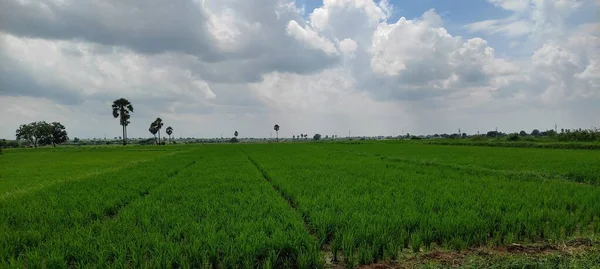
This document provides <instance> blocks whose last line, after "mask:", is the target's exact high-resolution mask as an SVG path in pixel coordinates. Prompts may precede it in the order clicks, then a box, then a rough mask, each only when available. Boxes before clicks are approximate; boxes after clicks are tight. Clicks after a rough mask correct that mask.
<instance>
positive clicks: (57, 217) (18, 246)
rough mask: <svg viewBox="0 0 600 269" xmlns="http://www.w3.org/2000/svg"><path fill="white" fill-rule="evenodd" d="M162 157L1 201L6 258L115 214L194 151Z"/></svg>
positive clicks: (0, 252)
mask: <svg viewBox="0 0 600 269" xmlns="http://www.w3.org/2000/svg"><path fill="white" fill-rule="evenodd" d="M172 157H173V156H169V157H168V158H158V159H156V160H154V161H149V162H144V163H140V164H138V165H137V166H132V167H130V168H129V169H127V170H119V171H114V172H110V173H106V174H102V175H98V176H95V178H94V177H92V178H89V179H87V180H85V181H66V182H61V183H57V184H54V185H52V186H49V187H47V188H44V189H41V190H37V191H33V192H28V193H24V194H23V195H20V196H18V197H13V198H10V199H4V200H0V261H2V262H3V263H5V262H7V261H9V260H13V259H16V258H18V257H20V256H21V255H23V254H25V253H27V252H28V251H29V250H31V249H32V248H35V247H37V246H38V245H39V244H40V243H42V242H45V241H47V240H49V239H50V238H52V237H54V236H57V235H61V234H66V233H69V231H70V230H72V229H74V228H77V227H81V226H86V225H90V223H93V222H95V221H101V220H104V219H109V218H112V217H114V216H115V215H117V214H118V213H119V211H121V210H122V208H124V207H126V206H127V205H128V204H130V203H131V202H132V201H134V200H136V199H140V198H142V197H144V196H145V195H147V194H148V193H149V192H150V191H152V190H153V189H154V188H156V187H158V186H160V185H161V184H163V183H164V182H165V181H166V180H169V179H170V178H171V177H172V176H173V175H175V174H176V173H177V171H179V170H180V169H183V168H185V166H186V165H187V164H189V163H190V162H193V160H192V159H193V158H194V157H195V156H194V154H193V153H182V154H180V155H177V159H174V158H172Z"/></svg>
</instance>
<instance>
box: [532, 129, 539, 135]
mask: <svg viewBox="0 0 600 269" xmlns="http://www.w3.org/2000/svg"><path fill="white" fill-rule="evenodd" d="M531 135H532V136H539V135H540V130H538V129H533V131H531Z"/></svg>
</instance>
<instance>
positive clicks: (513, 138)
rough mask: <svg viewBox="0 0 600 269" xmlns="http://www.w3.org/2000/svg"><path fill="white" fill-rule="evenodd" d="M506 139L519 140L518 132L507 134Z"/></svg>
mask: <svg viewBox="0 0 600 269" xmlns="http://www.w3.org/2000/svg"><path fill="white" fill-rule="evenodd" d="M507 140H508V141H519V134H517V133H512V134H509V135H508V138H507Z"/></svg>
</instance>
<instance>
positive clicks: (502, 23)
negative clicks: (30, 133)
mask: <svg viewBox="0 0 600 269" xmlns="http://www.w3.org/2000/svg"><path fill="white" fill-rule="evenodd" d="M489 2H490V3H492V4H494V5H496V6H497V7H498V8H502V9H505V10H508V11H510V12H511V14H510V15H509V16H508V17H507V18H500V19H491V20H486V21H481V22H475V23H472V24H469V25H468V26H466V29H467V30H469V31H470V32H471V33H478V32H484V33H487V34H502V35H506V36H507V37H509V38H508V39H507V43H509V42H510V43H511V44H514V46H515V48H517V49H519V50H521V49H522V48H528V49H530V50H531V51H530V52H529V51H525V52H523V54H526V55H527V56H525V57H522V58H521V57H514V56H513V57H507V56H505V55H503V54H502V53H496V50H494V48H493V46H492V44H490V43H488V42H487V41H486V40H485V38H480V37H473V38H469V39H463V38H462V37H460V36H456V35H455V34H456V33H451V32H449V31H448V30H447V29H446V28H445V27H444V21H443V20H442V18H441V17H440V16H439V15H438V13H437V12H436V11H435V10H434V9H430V10H427V11H425V12H424V13H423V14H422V16H420V17H418V18H406V17H402V18H400V19H398V20H395V21H390V16H391V14H392V12H391V11H392V9H393V8H392V6H391V4H390V3H389V2H387V1H373V0H325V1H323V5H322V6H320V7H318V8H316V9H314V10H307V11H306V14H308V15H307V17H306V18H305V17H303V14H305V10H303V8H299V7H297V6H296V4H295V3H294V2H293V1H291V0H244V1H242V0H224V1H203V0H194V1H178V2H177V3H174V4H173V3H172V4H164V5H163V4H156V5H147V4H146V3H145V2H143V1H140V2H136V1H135V0H134V1H126V2H114V3H110V2H94V1H84V0H82V1H73V2H65V3H64V4H63V5H58V4H55V3H54V2H51V1H49V0H42V1H38V2H29V3H24V2H23V3H21V2H17V1H14V0H0V3H2V5H3V6H6V7H8V9H2V10H0V31H1V33H2V34H0V62H2V63H3V64H2V65H0V89H1V91H0V105H1V106H0V113H1V114H0V117H1V118H2V120H3V122H5V123H6V126H8V128H2V130H1V131H0V136H6V137H12V136H13V131H14V130H13V127H14V128H16V127H17V126H18V124H20V123H23V122H25V121H31V120H35V119H39V120H60V121H61V122H64V123H66V124H67V128H69V130H72V136H90V137H92V136H96V137H100V136H102V133H103V132H104V131H105V130H107V128H106V126H113V125H114V126H113V127H115V128H108V130H109V131H108V132H109V136H113V135H117V136H118V135H119V134H118V132H119V128H118V127H119V126H118V123H117V122H115V120H114V119H112V116H111V115H110V113H109V111H108V108H109V107H110V102H111V101H112V100H114V99H116V98H118V97H126V98H130V99H131V100H132V102H133V103H134V105H135V107H136V112H135V115H134V117H133V120H132V125H131V130H130V131H131V134H132V135H133V136H136V137H137V136H147V135H148V134H147V124H148V123H149V122H150V121H151V120H152V119H153V118H155V117H157V116H161V117H162V118H163V119H164V120H165V121H168V124H169V125H172V126H173V127H175V129H176V130H177V131H176V134H177V132H179V131H180V132H182V133H183V134H182V135H183V136H220V134H221V133H223V134H224V136H225V134H228V133H232V132H233V129H234V128H235V129H237V130H238V131H240V133H241V135H242V136H263V137H264V136H269V133H270V130H271V129H272V125H273V124H274V123H279V124H280V125H281V126H282V135H285V136H291V135H292V134H298V133H309V134H313V133H315V132H321V133H322V134H333V133H335V132H337V133H338V135H340V136H342V135H345V134H346V133H347V131H348V130H352V133H353V134H355V135H359V134H364V135H367V134H373V135H375V134H394V133H396V134H398V133H399V132H400V131H401V130H402V129H404V130H405V131H407V132H411V133H424V132H450V131H454V129H455V128H456V127H457V126H460V127H461V128H462V129H463V130H466V131H468V132H475V131H476V130H477V129H479V128H481V129H482V130H481V131H485V130H486V129H487V128H494V127H495V126H488V122H494V125H496V124H499V125H500V126H499V127H501V128H502V125H505V127H506V128H512V127H514V128H523V127H527V126H534V127H537V126H535V125H536V124H538V123H540V122H543V120H544V117H545V116H546V115H552V117H554V118H555V119H562V120H564V121H570V122H571V123H573V124H574V125H575V126H573V127H581V126H589V125H590V122H591V121H593V120H595V118H593V117H592V116H591V115H595V114H597V113H598V112H600V108H598V107H597V105H595V106H594V105H590V104H592V103H596V104H597V102H598V101H599V99H600V89H599V85H600V76H599V75H598V74H599V73H600V70H599V69H600V67H599V64H600V57H599V53H600V45H599V32H600V30H599V29H600V27H599V25H598V24H596V23H593V24H585V25H581V26H579V27H577V28H574V27H570V26H568V25H567V24H566V23H565V20H566V19H567V18H569V17H570V16H574V14H577V12H579V10H582V9H584V7H586V3H587V2H585V1H575V0H558V1H542V0H528V1H525V0H524V1H517V0H489ZM7 10H10V11H7ZM449 29H451V28H449ZM525 36H527V40H525V38H523V37H525ZM532 40H535V42H533V41H532ZM532 43H534V44H533V45H532ZM357 108H359V109H357ZM507 111H508V112H507ZM519 115H521V116H519ZM515 119H516V120H515ZM577 125H579V126H577ZM448 128H451V130H449V129H448ZM540 128H541V127H540ZM113 129H114V130H113ZM177 136H179V134H178V135H177Z"/></svg>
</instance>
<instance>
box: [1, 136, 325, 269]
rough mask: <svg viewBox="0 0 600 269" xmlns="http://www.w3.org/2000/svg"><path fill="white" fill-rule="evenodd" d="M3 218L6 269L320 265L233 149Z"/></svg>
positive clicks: (70, 190) (60, 190)
mask: <svg viewBox="0 0 600 269" xmlns="http://www.w3.org/2000/svg"><path fill="white" fill-rule="evenodd" d="M190 164H191V165H190ZM186 166H187V167H186ZM175 172H177V173H175ZM0 212H1V213H0V214H2V216H0V219H1V220H6V221H2V223H0V225H1V226H0V227H1V228H0V229H1V230H2V231H8V232H6V233H2V234H0V242H2V249H0V252H1V253H3V254H2V256H1V257H0V258H1V261H2V264H4V265H7V266H9V267H15V266H16V267H21V266H25V267H29V266H38V265H45V266H48V267H67V266H77V267H133V268H140V267H142V268H144V267H147V268H167V267H172V268H174V267H183V268H190V267H191V268H214V267H218V268H233V267H245V268H248V267H266V268H270V267H276V268H283V267H301V268H307V267H318V266H319V265H320V260H321V259H320V251H319V249H318V248H317V243H316V241H315V239H314V238H313V237H311V235H310V234H309V233H308V232H307V231H306V229H305V228H304V224H303V221H302V218H301V217H300V215H298V214H297V213H296V212H295V211H293V210H290V208H289V206H288V204H287V202H286V201H285V200H284V199H282V198H281V197H280V196H279V195H278V194H277V192H276V191H274V190H273V189H272V187H271V186H270V185H269V183H267V182H266V181H265V180H264V179H263V178H262V176H261V174H260V172H259V171H258V170H257V169H256V168H255V167H254V166H253V165H252V164H251V163H250V162H249V161H248V158H247V156H246V155H244V154H242V153H241V152H240V151H239V150H237V149H236V148H233V147H229V148H228V147H227V146H221V147H218V148H213V147H202V149H200V150H196V151H193V152H190V153H182V154H178V155H175V156H172V157H170V158H161V159H160V160H157V161H154V162H149V163H144V164H140V166H139V167H137V168H136V169H134V170H132V171H129V173H126V174H122V175H118V174H113V175H112V176H111V177H102V178H98V179H96V180H87V181H84V182H77V183H70V184H61V185H60V186H59V185H57V186H56V187H55V188H49V189H46V190H44V192H40V193H37V194H35V195H33V194H32V195H30V196H28V197H22V198H20V199H16V200H13V201H10V202H2V201H0Z"/></svg>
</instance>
